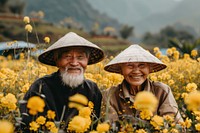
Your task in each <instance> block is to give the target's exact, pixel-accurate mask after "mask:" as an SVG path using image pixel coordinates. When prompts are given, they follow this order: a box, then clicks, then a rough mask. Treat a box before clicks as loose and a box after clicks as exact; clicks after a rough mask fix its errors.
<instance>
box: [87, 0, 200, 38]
mask: <svg viewBox="0 0 200 133" xmlns="http://www.w3.org/2000/svg"><path fill="white" fill-rule="evenodd" d="M88 2H89V3H90V4H91V5H92V6H93V7H94V8H95V9H97V10H99V11H100V12H102V13H107V14H108V16H111V17H113V18H115V19H117V20H118V21H119V22H122V23H127V24H129V25H132V26H134V32H135V33H136V34H140V35H141V34H144V33H145V32H158V31H159V30H160V29H161V28H164V27H165V26H167V25H175V26H176V27H177V28H179V29H180V28H181V27H182V28H183V29H189V31H190V33H192V34H200V13H199V12H200V8H199V5H200V0H123V1H122V0H88ZM105 3H106V4H105ZM194 29H195V30H194Z"/></svg>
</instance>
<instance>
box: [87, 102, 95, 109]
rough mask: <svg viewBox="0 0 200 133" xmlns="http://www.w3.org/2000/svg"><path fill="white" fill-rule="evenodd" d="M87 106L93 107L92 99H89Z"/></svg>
mask: <svg viewBox="0 0 200 133" xmlns="http://www.w3.org/2000/svg"><path fill="white" fill-rule="evenodd" d="M88 107H89V108H91V109H93V108H94V103H93V102H92V101H89V102H88Z"/></svg>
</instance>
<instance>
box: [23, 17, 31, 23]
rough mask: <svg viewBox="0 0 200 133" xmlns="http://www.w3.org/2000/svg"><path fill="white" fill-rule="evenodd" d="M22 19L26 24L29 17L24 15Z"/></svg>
mask: <svg viewBox="0 0 200 133" xmlns="http://www.w3.org/2000/svg"><path fill="white" fill-rule="evenodd" d="M23 21H24V23H25V24H28V23H30V18H29V17H28V16H25V17H24V20H23Z"/></svg>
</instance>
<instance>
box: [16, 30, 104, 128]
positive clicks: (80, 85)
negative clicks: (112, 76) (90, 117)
mask: <svg viewBox="0 0 200 133" xmlns="http://www.w3.org/2000/svg"><path fill="white" fill-rule="evenodd" d="M103 58H104V52H103V51H102V49H101V48H99V47H98V46H97V45H95V44H93V43H91V42H89V41H87V40H86V39H84V38H82V37H80V36H78V35H77V34H75V33H73V32H70V33H68V34H66V35H65V36H64V37H62V38H60V39H59V40H58V41H57V42H55V43H54V44H53V45H51V46H50V47H49V48H48V49H47V50H46V51H44V52H43V53H42V54H41V55H39V57H38V60H39V61H40V62H41V63H44V64H47V65H51V66H57V67H58V71H57V72H54V73H52V74H51V75H46V76H44V77H42V78H39V79H37V80H36V81H35V82H34V83H33V84H32V85H31V87H30V89H29V90H28V92H27V93H26V94H25V96H24V100H28V99H29V98H30V97H32V96H38V95H39V96H40V95H41V94H42V96H44V97H45V98H44V101H45V108H44V111H43V112H42V113H40V114H39V115H42V116H46V114H47V111H48V110H52V111H54V112H55V114H56V117H55V120H56V121H60V120H61V118H63V121H68V120H69V119H70V118H72V117H73V116H75V115H77V113H78V111H77V110H76V109H75V108H68V102H69V101H68V99H69V97H70V96H72V95H75V94H82V95H84V96H86V97H87V99H88V100H89V101H91V102H93V104H94V113H95V114H96V116H97V117H99V114H100V107H101V100H102V95H101V92H100V90H99V88H98V87H97V85H96V83H94V82H92V81H90V80H87V79H85V78H84V72H85V70H86V67H87V65H90V64H95V63H97V62H99V61H101V60H103ZM64 108H65V110H63V109H64ZM20 111H21V114H22V122H24V124H26V126H28V124H29V123H30V122H31V121H32V115H30V114H28V115H24V114H26V113H28V108H27V106H26V104H22V105H21V106H20ZM26 126H25V127H26Z"/></svg>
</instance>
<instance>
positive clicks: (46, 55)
mask: <svg viewBox="0 0 200 133" xmlns="http://www.w3.org/2000/svg"><path fill="white" fill-rule="evenodd" d="M76 46H77V47H86V48H89V49H90V50H91V53H90V56H89V61H88V65H90V64H95V63H97V62H100V61H101V60H103V58H104V52H103V50H102V49H101V48H99V47H98V46H97V45H95V44H93V43H91V42H89V41H88V40H86V39H84V38H83V37H81V36H79V35H77V34H76V33H73V32H69V33H68V34H66V35H65V36H63V37H62V38H60V39H59V40H58V41H56V42H55V43H54V44H53V45H51V46H50V47H49V48H47V49H46V50H45V51H44V52H43V53H42V54H40V55H39V56H38V60H39V61H40V62H42V63H44V64H47V65H51V66H56V63H55V61H54V51H55V50H57V49H63V48H67V47H76Z"/></svg>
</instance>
